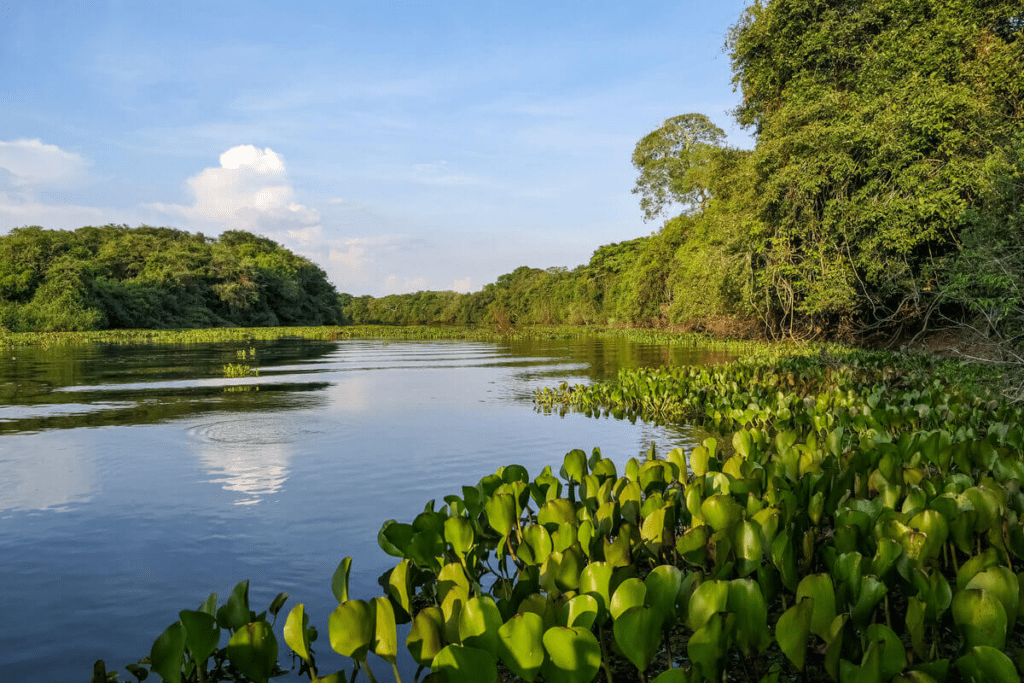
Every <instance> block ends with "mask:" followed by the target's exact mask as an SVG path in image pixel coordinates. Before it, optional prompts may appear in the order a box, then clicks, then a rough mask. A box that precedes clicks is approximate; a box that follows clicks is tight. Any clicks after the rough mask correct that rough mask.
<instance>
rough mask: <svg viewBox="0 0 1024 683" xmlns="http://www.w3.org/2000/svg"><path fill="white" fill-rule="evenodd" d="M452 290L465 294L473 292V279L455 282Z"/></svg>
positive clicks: (468, 278)
mask: <svg viewBox="0 0 1024 683" xmlns="http://www.w3.org/2000/svg"><path fill="white" fill-rule="evenodd" d="M452 289H453V290H454V291H456V292H461V293H463V294H466V293H468V292H472V291H473V289H474V287H473V278H471V277H468V276H467V277H464V278H462V279H461V280H453V281H452Z"/></svg>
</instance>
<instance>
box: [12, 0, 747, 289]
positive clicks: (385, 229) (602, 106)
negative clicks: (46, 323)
mask: <svg viewBox="0 0 1024 683" xmlns="http://www.w3.org/2000/svg"><path fill="white" fill-rule="evenodd" d="M746 4H748V3H747V2H746V1H745V0H741V1H733V0H726V1H723V2H691V1H688V0H687V1H683V2H680V1H679V0H676V1H675V2H663V1H660V0H659V1H656V2H654V1H652V2H644V1H642V0H638V1H635V2H600V1H590V2H554V1H552V2H522V1H521V2H486V1H483V0H476V1H474V2H461V1H460V2H438V1H436V0H435V1H434V2H422V3H418V2H386V1H384V0H380V1H378V2H330V3H328V2H305V3H286V2H226V1H225V2H206V3H199V2H188V3H183V2H175V1H173V0H172V1H167V2H159V3H156V2H103V1H95V2H89V3H77V2H47V1H46V0H0V234H2V233H5V232H7V231H8V230H10V229H11V228H15V227H19V226H23V225H41V226H43V227H47V228H61V229H73V228H77V227H81V226H83V225H102V224H106V223H118V224H128V225H132V226H135V225H139V224H141V223H146V224H149V225H168V226H173V227H178V228H182V229H185V230H189V231H193V232H203V233H205V234H207V235H216V234H218V233H220V232H221V231H222V230H225V229H245V230H250V231H253V232H257V233H260V234H264V235H267V236H269V237H271V238H272V239H275V240H277V241H278V242H281V243H282V244H284V245H285V246H287V247H289V248H290V249H293V250H294V251H296V252H298V253H301V254H303V255H305V256H307V257H309V258H311V259H312V260H313V261H315V262H316V263H317V264H319V265H320V266H321V267H322V268H323V269H324V270H325V271H327V273H328V275H329V276H330V278H331V281H332V282H333V283H334V284H335V285H336V286H337V287H338V289H339V291H347V292H350V293H353V294H373V295H382V294H386V293H395V292H409V291H416V290H420V289H453V288H454V289H457V290H460V291H473V290H476V289H479V288H480V287H481V286H482V285H484V284H486V283H488V282H493V281H494V280H495V278H496V277H497V276H498V275H500V274H502V273H507V272H510V271H512V270H514V269H515V268H516V267H518V266H521V265H529V266H534V267H539V268H547V267H550V266H567V267H570V268H571V267H575V266H576V265H579V264H580V263H585V262H586V261H587V260H589V258H590V255H591V253H592V252H593V251H594V249H596V248H597V247H598V246H600V245H602V244H608V243H610V242H619V241H622V240H627V239H632V238H634V237H638V236H640V235H646V234H650V233H651V232H652V231H653V230H655V229H657V227H658V225H656V224H654V223H647V224H645V223H644V222H643V220H642V214H641V212H640V209H639V204H638V198H637V196H636V195H633V194H631V190H632V188H633V185H634V183H635V180H636V171H635V169H634V168H633V167H632V165H631V162H630V157H631V154H632V151H633V147H634V146H635V144H636V142H637V141H638V140H639V139H640V138H641V137H643V136H644V135H645V134H647V133H648V132H650V131H651V130H654V129H655V128H657V127H658V126H659V125H661V123H662V121H664V120H665V119H667V118H669V117H672V116H676V115H678V114H683V113H687V112H700V113H704V114H707V115H708V116H709V117H710V118H711V119H712V120H713V121H715V122H716V123H717V124H718V125H719V126H721V127H722V128H723V129H725V131H726V132H727V133H728V134H729V142H730V143H731V144H734V145H737V146H741V147H749V146H750V145H751V140H750V137H749V136H748V134H747V133H746V132H745V131H743V130H741V129H739V128H738V127H736V126H735V125H734V124H733V122H732V118H731V117H730V116H729V114H728V111H729V110H730V109H732V108H733V107H734V106H736V104H737V101H738V99H737V98H738V96H737V94H736V93H734V92H733V89H732V82H731V72H730V68H729V59H728V55H726V54H725V53H724V52H723V51H722V46H723V43H724V41H725V36H726V33H727V31H728V29H729V27H730V26H731V25H732V24H733V23H735V21H736V20H737V19H738V18H739V16H740V13H741V12H742V10H743V8H744V7H745V6H746Z"/></svg>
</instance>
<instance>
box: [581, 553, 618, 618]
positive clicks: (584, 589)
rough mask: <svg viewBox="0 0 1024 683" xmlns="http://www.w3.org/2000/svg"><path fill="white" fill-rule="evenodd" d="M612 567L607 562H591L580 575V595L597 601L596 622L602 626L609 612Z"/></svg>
mask: <svg viewBox="0 0 1024 683" xmlns="http://www.w3.org/2000/svg"><path fill="white" fill-rule="evenodd" d="M611 580H612V567H611V565H609V564H608V563H607V562H591V563H590V564H588V565H587V566H586V567H584V568H583V571H582V572H581V573H580V593H584V594H586V595H590V596H592V597H593V598H594V599H595V600H597V610H598V614H597V621H598V624H603V623H604V622H605V621H607V619H608V617H609V615H610V612H609V609H610V605H611V595H610V594H609V592H610V590H611V588H610V586H611Z"/></svg>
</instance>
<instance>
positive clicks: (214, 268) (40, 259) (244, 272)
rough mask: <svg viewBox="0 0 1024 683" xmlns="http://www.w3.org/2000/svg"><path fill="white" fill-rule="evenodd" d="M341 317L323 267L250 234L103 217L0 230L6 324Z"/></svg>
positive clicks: (194, 323) (79, 327) (284, 321)
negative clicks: (65, 226)
mask: <svg viewBox="0 0 1024 683" xmlns="http://www.w3.org/2000/svg"><path fill="white" fill-rule="evenodd" d="M342 322H344V318H343V316H342V313H341V307H340V304H339V301H338V297H337V294H336V292H335V291H334V287H333V286H332V285H331V284H330V283H329V282H328V281H327V277H326V275H325V274H324V272H323V271H322V270H320V268H318V267H317V266H316V265H314V264H313V263H311V262H310V261H308V260H307V259H305V258H302V257H300V256H296V255H295V254H293V253H291V252H290V251H288V250H287V249H284V248H283V247H281V246H280V245H278V244H276V243H274V242H272V241H271V240H269V239H266V238H264V237H257V236H256V235H252V234H249V233H246V232H241V231H237V230H235V231H228V232H225V233H223V234H222V235H220V237H217V238H208V237H204V236H203V235H202V234H192V233H188V232H184V231H181V230H174V229H171V228H152V227H148V226H142V227H139V228H128V227H125V226H115V225H107V226H104V227H98V228H97V227H86V228H80V229H78V230H74V231H68V230H43V229H42V228H38V227H31V228H19V229H15V230H12V231H11V232H10V233H9V234H7V235H3V236H0V331H3V330H7V331H12V332H57V331H89V330H103V329H139V328H147V329H169V328H199V327H219V326H235V327H238V326H263V325H266V326H278V325H293V326H298V325H326V324H334V325H337V324H340V323H342Z"/></svg>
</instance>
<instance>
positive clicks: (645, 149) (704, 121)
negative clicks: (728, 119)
mask: <svg viewBox="0 0 1024 683" xmlns="http://www.w3.org/2000/svg"><path fill="white" fill-rule="evenodd" d="M723 140H725V133H724V132H723V131H722V129H721V128H719V127H718V126H716V125H715V124H713V123H712V122H711V119H709V118H708V117H707V116H705V115H704V114H683V115H681V116H674V117H672V118H670V119H668V120H667V121H665V123H663V124H662V125H661V127H660V128H658V129H657V130H655V131H653V132H651V133H648V134H647V135H645V136H644V137H643V139H641V140H640V142H638V143H637V145H636V149H635V150H634V151H633V166H635V167H636V169H637V171H639V172H640V175H639V176H638V177H637V179H636V187H634V188H633V194H639V195H640V208H641V209H643V212H644V220H648V221H649V220H654V219H655V218H657V217H658V216H659V215H662V214H663V213H665V212H667V209H668V207H670V206H672V205H673V204H678V205H681V206H682V208H683V211H684V213H690V212H692V211H695V210H699V209H700V208H703V206H704V204H705V203H706V202H707V201H708V199H709V198H710V196H711V194H710V192H709V183H710V179H709V178H708V177H707V173H706V171H707V170H708V168H709V167H710V166H711V165H712V160H713V159H714V156H715V155H716V154H717V153H718V152H719V151H720V149H719V147H720V144H721V143H722V141H723Z"/></svg>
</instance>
